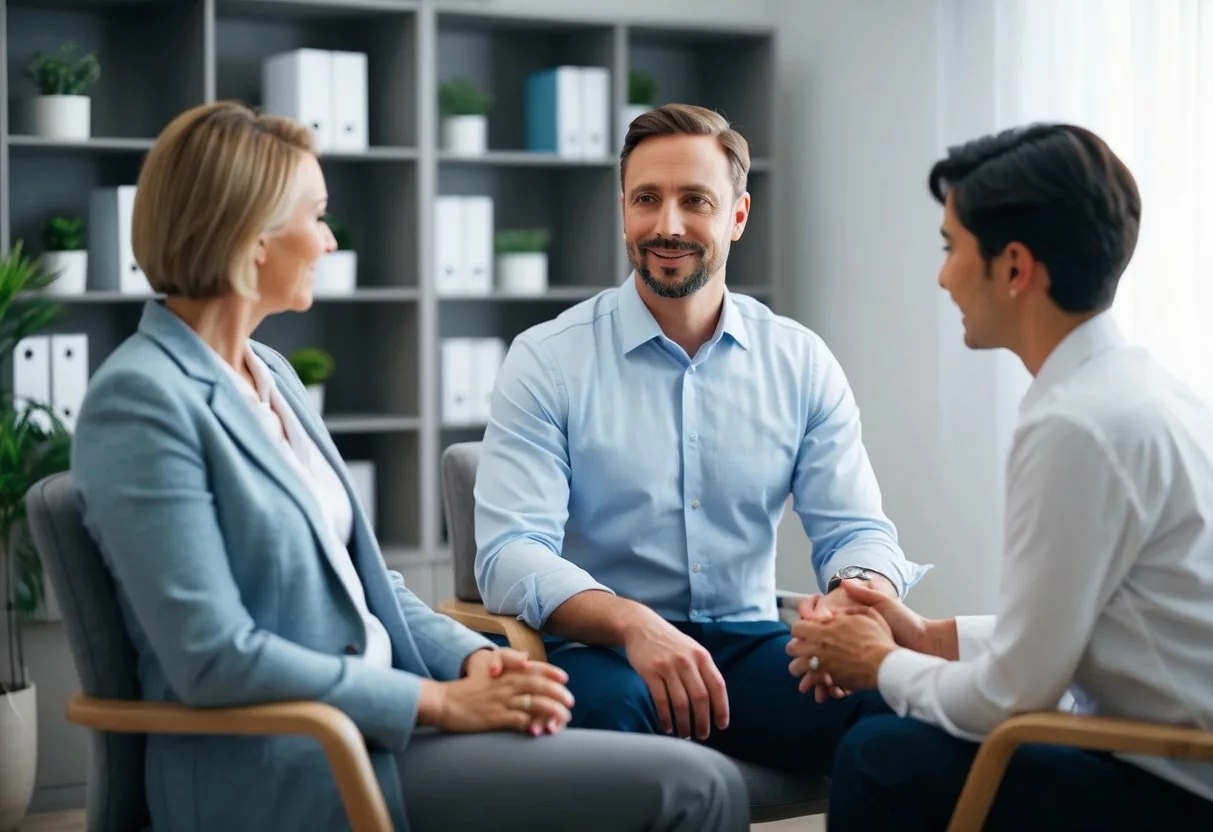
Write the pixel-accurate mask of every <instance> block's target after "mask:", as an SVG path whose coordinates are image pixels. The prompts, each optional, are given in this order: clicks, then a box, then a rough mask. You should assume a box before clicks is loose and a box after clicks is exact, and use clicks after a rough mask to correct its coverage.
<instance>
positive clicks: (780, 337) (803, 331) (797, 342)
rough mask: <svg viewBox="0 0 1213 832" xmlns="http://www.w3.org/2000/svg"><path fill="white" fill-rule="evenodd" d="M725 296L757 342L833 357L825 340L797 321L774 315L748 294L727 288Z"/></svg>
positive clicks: (788, 350)
mask: <svg viewBox="0 0 1213 832" xmlns="http://www.w3.org/2000/svg"><path fill="white" fill-rule="evenodd" d="M729 297H730V298H731V299H732V301H733V304H734V306H736V307H737V312H738V314H739V315H740V316H741V319H742V320H743V321H745V326H746V331H747V332H748V333H749V334H750V335H752V336H754V337H755V338H757V339H759V341H760V343H763V344H765V345H767V346H769V347H770V348H773V349H775V350H782V351H785V352H795V353H799V354H801V355H805V356H814V357H818V356H821V357H826V356H828V357H829V358H830V359H831V360H832V359H833V354H832V353H831V352H830V349H829V347H828V346H827V345H826V342H825V340H824V339H823V338H822V337H821V336H820V335H818V334H817V333H816V332H814V331H813V330H812V329H809V327H807V326H805V325H804V324H802V323H801V322H800V321H797V320H795V319H794V318H789V317H788V316H786V315H780V314H777V313H776V312H774V311H773V310H772V309H771V307H769V306H767V305H766V304H765V303H763V302H762V301H760V300H758V299H757V298H755V297H752V296H750V295H747V294H744V293H741V292H732V291H731V292H730V293H729Z"/></svg>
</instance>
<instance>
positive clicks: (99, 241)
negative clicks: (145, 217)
mask: <svg viewBox="0 0 1213 832" xmlns="http://www.w3.org/2000/svg"><path fill="white" fill-rule="evenodd" d="M134 210H135V186H134V185H120V186H119V187H117V188H94V189H93V190H92V192H91V193H90V194H89V204H88V252H89V254H88V269H89V279H88V282H89V286H90V288H92V289H99V290H102V291H110V292H122V293H123V294H126V295H147V294H151V293H152V287H151V285H150V284H149V283H148V282H147V276H146V275H144V274H143V270H142V269H140V268H139V264H138V263H136V262H135V252H134V249H133V248H132V247H131V215H132V213H133V212H134Z"/></svg>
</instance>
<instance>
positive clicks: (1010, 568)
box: [879, 419, 1144, 740]
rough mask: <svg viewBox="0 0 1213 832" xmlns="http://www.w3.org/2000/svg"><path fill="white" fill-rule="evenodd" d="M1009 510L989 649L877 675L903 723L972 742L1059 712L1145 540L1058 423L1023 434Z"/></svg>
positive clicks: (1117, 495) (1128, 491)
mask: <svg viewBox="0 0 1213 832" xmlns="http://www.w3.org/2000/svg"><path fill="white" fill-rule="evenodd" d="M1073 472H1081V473H1080V476H1081V478H1082V482H1081V487H1076V483H1075V479H1074V476H1073ZM1007 503H1008V504H1007V521H1006V522H1007V551H1006V554H1005V562H1004V565H1003V573H1002V574H1003V586H1002V589H1001V593H1000V594H1001V599H1000V613H999V615H998V617H997V620H996V621H995V622H994V625H993V631H992V633H991V635H990V638H989V641H988V645H987V647H986V648H985V649H984V650H983V651H982V652H981V653H980V654H979V655H977V656H976V657H973V658H972V659H971V660H968V661H959V662H945V661H943V660H941V659H938V658H935V657H932V656H924V655H921V654H917V653H914V652H911V651H908V650H897V651H894V652H893V653H891V654H890V655H889V656H888V657H887V658H886V659H885V660H884V663H883V664H882V665H881V667H880V671H879V686H880V691H881V693H882V694H883V695H884V698H885V699H886V701H887V702H888V703H889V705H890V707H892V708H893V709H894V710H895V711H897V712H898V713H899V714H901V715H903V716H905V715H909V716H913V717H916V718H918V719H921V720H923V721H925V722H930V723H933V724H935V725H939V726H941V727H943V728H944V729H945V730H947V731H948V732H949V733H951V734H953V735H955V736H960V737H964V738H968V739H974V740H976V739H980V738H981V737H982V736H984V735H985V734H986V733H987V732H988V731H989V730H990V729H992V728H993V727H994V726H995V725H997V724H998V723H1000V722H1002V721H1004V720H1005V719H1007V718H1009V717H1010V716H1012V715H1014V714H1015V713H1018V712H1021V711H1033V710H1046V709H1053V708H1056V707H1057V703H1058V702H1059V701H1060V700H1061V699H1062V694H1063V693H1064V692H1065V690H1066V688H1067V687H1068V686H1069V684H1070V682H1071V680H1072V678H1073V674H1074V669H1075V667H1076V666H1077V665H1078V662H1079V660H1080V659H1081V657H1082V654H1083V652H1084V650H1085V649H1086V646H1087V644H1088V642H1089V641H1090V638H1091V632H1092V630H1093V628H1094V625H1095V621H1096V619H1097V618H1098V616H1099V614H1100V611H1101V610H1102V609H1103V607H1104V606H1105V605H1106V604H1107V602H1108V599H1109V598H1110V597H1111V595H1112V593H1113V592H1114V591H1115V589H1116V587H1117V586H1118V585H1119V584H1120V582H1121V581H1122V580H1123V578H1124V575H1125V574H1126V573H1127V571H1128V569H1129V567H1130V566H1131V565H1132V561H1133V557H1134V554H1135V553H1136V552H1137V551H1138V549H1139V547H1140V544H1141V537H1142V535H1143V534H1144V523H1143V522H1142V517H1141V508H1140V503H1139V502H1138V499H1137V496H1136V494H1135V492H1134V491H1133V488H1132V485H1131V483H1129V482H1128V481H1127V480H1126V479H1125V477H1124V474H1123V472H1122V471H1121V469H1120V468H1119V467H1118V466H1117V465H1115V464H1114V462H1113V460H1111V459H1110V458H1109V455H1108V453H1107V452H1106V450H1105V449H1104V448H1103V446H1102V445H1101V444H1100V442H1099V440H1098V438H1097V437H1096V436H1095V435H1093V434H1092V433H1091V432H1090V431H1089V430H1085V429H1083V428H1081V427H1079V426H1076V425H1073V424H1070V423H1069V422H1065V421H1062V420H1060V419H1055V420H1051V421H1049V422H1045V423H1041V424H1038V425H1035V426H1033V427H1031V428H1029V429H1027V430H1025V431H1024V432H1023V433H1022V434H1021V436H1020V438H1019V440H1018V442H1017V446H1016V449H1015V451H1014V452H1013V454H1012V461H1011V466H1010V470H1009V476H1008V492H1007ZM1108 518H1118V520H1117V522H1115V523H1113V522H1108ZM961 649H964V647H963V645H962V648H961Z"/></svg>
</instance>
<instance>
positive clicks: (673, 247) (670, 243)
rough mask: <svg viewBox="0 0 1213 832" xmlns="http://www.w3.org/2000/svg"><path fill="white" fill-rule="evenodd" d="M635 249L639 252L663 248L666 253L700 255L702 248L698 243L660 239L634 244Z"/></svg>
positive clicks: (655, 238) (654, 238)
mask: <svg viewBox="0 0 1213 832" xmlns="http://www.w3.org/2000/svg"><path fill="white" fill-rule="evenodd" d="M636 247H637V248H638V249H640V250H641V251H645V250H647V249H650V248H663V249H666V250H667V251H694V252H698V253H700V254H702V253H703V246H701V245H699V243H693V242H691V241H690V240H665V239H662V238H661V237H653V238H651V239H648V240H641V241H640V242H639V243H637V244H636Z"/></svg>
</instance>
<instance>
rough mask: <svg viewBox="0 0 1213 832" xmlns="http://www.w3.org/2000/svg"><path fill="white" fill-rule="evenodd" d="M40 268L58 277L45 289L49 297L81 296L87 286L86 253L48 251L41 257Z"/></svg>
mask: <svg viewBox="0 0 1213 832" xmlns="http://www.w3.org/2000/svg"><path fill="white" fill-rule="evenodd" d="M42 268H44V269H46V271H47V272H50V273H52V274H53V273H55V272H58V273H59V276H58V277H57V278H55V280H54V281H53V282H52V283H51V285H49V286H47V287H46V292H47V294H50V295H83V294H84V290H85V289H86V288H87V284H88V252H87V251H48V252H46V253H45V254H43V255H42Z"/></svg>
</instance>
